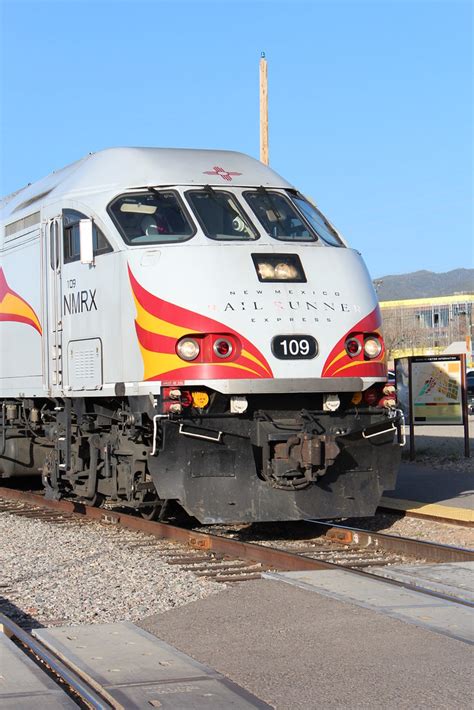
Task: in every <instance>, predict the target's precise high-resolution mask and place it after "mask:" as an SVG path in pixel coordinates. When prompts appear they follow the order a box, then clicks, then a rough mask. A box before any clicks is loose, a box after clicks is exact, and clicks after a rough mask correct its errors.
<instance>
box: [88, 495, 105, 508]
mask: <svg viewBox="0 0 474 710" xmlns="http://www.w3.org/2000/svg"><path fill="white" fill-rule="evenodd" d="M104 502H105V496H103V495H102V493H96V494H95V495H94V497H93V498H91V500H90V501H88V502H87V504H88V505H91V506H92V507H93V508H102V506H103V505H104Z"/></svg>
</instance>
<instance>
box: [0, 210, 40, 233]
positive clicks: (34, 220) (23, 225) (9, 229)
mask: <svg viewBox="0 0 474 710" xmlns="http://www.w3.org/2000/svg"><path fill="white" fill-rule="evenodd" d="M40 221H41V213H40V212H33V214H29V215H28V216H27V217H22V218H21V219H17V220H16V222H10V224H6V225H5V237H10V236H11V235H12V234H16V233H17V232H22V231H23V230H24V229H28V227H33V225H35V224H39V223H40Z"/></svg>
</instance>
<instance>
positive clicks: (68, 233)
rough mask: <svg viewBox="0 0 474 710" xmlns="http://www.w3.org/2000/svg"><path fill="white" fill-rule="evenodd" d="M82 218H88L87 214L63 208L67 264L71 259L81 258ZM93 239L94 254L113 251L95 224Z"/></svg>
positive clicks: (77, 259)
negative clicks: (80, 225) (80, 233)
mask: <svg viewBox="0 0 474 710" xmlns="http://www.w3.org/2000/svg"><path fill="white" fill-rule="evenodd" d="M81 219H87V216H86V215H85V214H82V212H77V211H76V210H63V240H64V241H63V256H64V263H65V264H69V263H70V262H71V261H79V259H80V255H81V243H80V239H79V221H80V220H81ZM93 240H94V256H99V255H100V254H107V252H110V251H113V249H112V247H111V246H110V244H109V242H108V241H107V239H106V238H105V236H104V235H103V233H102V232H101V231H100V229H99V228H98V227H97V226H96V225H95V224H94V227H93Z"/></svg>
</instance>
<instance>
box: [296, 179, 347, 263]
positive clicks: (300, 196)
mask: <svg viewBox="0 0 474 710" xmlns="http://www.w3.org/2000/svg"><path fill="white" fill-rule="evenodd" d="M289 198H290V200H291V201H292V203H293V204H294V206H295V208H296V209H297V210H298V212H299V213H300V214H301V215H302V217H303V218H304V220H305V222H307V223H309V224H310V226H311V229H312V230H313V231H314V232H316V234H317V235H318V239H319V240H320V241H322V242H323V243H324V244H325V245H326V246H330V247H337V248H338V249H339V248H340V247H346V244H345V243H344V240H343V239H342V237H341V236H340V234H339V232H338V231H337V229H336V228H335V227H334V226H333V225H332V224H331V222H330V221H329V220H328V218H327V217H326V216H325V215H324V214H323V213H322V212H321V210H320V209H319V208H318V207H317V206H316V205H315V204H314V202H311V200H308V198H307V197H305V196H304V195H303V194H302V193H301V192H298V191H297V190H294V191H289ZM296 199H298V200H301V201H302V202H306V204H308V205H309V206H310V207H311V208H312V209H314V211H315V212H316V213H317V214H318V215H319V216H320V217H321V220H322V221H323V222H324V223H325V224H326V225H327V228H328V231H329V232H334V236H335V238H336V239H337V241H338V243H337V244H334V243H333V242H330V241H328V240H327V239H325V238H324V237H323V235H322V234H320V233H319V232H318V230H317V227H315V226H313V225H312V224H311V222H310V220H309V217H307V216H306V215H305V213H304V212H303V210H302V208H301V207H300V206H299V205H298V204H297V202H296V201H295V200H296Z"/></svg>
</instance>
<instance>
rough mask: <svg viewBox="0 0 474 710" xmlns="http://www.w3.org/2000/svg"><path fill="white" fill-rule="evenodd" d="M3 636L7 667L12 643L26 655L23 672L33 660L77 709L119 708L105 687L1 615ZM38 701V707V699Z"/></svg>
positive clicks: (0, 632) (0, 622) (32, 699)
mask: <svg viewBox="0 0 474 710" xmlns="http://www.w3.org/2000/svg"><path fill="white" fill-rule="evenodd" d="M2 635H3V636H4V637H6V639H7V645H5V643H2V649H3V654H2V658H3V660H4V662H5V663H6V664H7V667H8V656H7V654H8V655H9V656H10V657H12V655H13V657H14V654H12V649H11V648H9V646H8V643H9V641H11V642H13V643H14V644H15V649H20V651H22V652H23V654H24V656H25V658H24V661H23V662H24V664H25V665H24V668H25V670H26V671H27V669H28V660H27V659H29V661H32V662H33V663H34V664H35V665H36V666H37V667H38V668H39V669H40V670H41V672H42V674H44V675H45V676H47V677H48V678H50V679H52V680H53V681H54V682H55V683H56V684H57V685H58V688H60V689H61V691H63V692H64V694H65V696H66V695H67V696H69V697H71V698H72V699H73V700H74V702H75V703H76V704H77V705H78V706H79V707H82V708H93V710H107V709H108V708H120V707H121V706H119V705H117V703H116V701H115V700H114V698H112V696H110V695H109V693H108V692H107V691H106V690H105V688H102V686H99V685H98V684H97V683H92V682H91V681H88V680H87V679H85V678H84V677H82V676H81V675H79V673H77V672H76V671H75V670H73V669H72V668H71V667H70V666H69V665H68V664H67V662H63V661H62V660H61V659H59V658H58V657H57V656H55V655H54V653H52V652H51V651H49V650H48V649H47V648H46V646H44V645H43V644H42V643H41V642H40V641H38V640H37V639H35V638H34V637H33V636H32V635H31V634H30V633H28V632H27V631H25V630H24V629H22V628H21V627H20V626H18V625H17V624H15V623H14V622H13V621H12V620H11V619H10V618H9V617H8V616H6V615H5V614H0V637H1V636H2ZM65 660H67V659H65ZM30 667H31V664H30ZM7 680H8V679H7ZM65 696H64V697H65ZM30 700H31V702H32V704H35V698H34V697H30ZM43 700H46V701H47V699H46V698H43ZM39 702H40V705H41V700H40V701H39ZM55 706H56V705H55ZM66 706H67V705H65V707H66Z"/></svg>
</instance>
